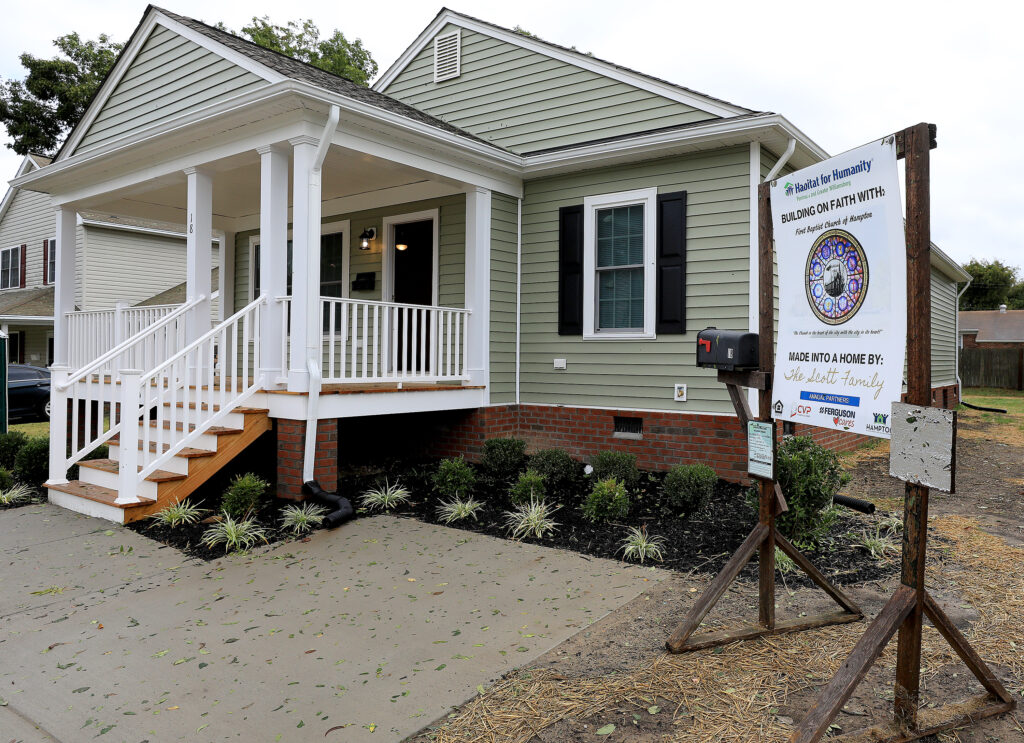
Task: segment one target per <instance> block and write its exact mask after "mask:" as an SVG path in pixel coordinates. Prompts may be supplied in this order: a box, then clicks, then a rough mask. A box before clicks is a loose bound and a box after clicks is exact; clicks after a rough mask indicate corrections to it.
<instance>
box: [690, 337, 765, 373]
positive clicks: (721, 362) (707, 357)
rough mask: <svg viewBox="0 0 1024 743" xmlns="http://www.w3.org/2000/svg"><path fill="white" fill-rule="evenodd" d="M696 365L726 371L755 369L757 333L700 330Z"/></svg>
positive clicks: (756, 366) (756, 363)
mask: <svg viewBox="0 0 1024 743" xmlns="http://www.w3.org/2000/svg"><path fill="white" fill-rule="evenodd" d="M697 366H703V367H707V368H709V369H726V370H728V371H735V370H750V369H757V368H758V366H759V362H758V354H757V333H747V332H744V331H742V330H716V329H715V328H707V329H705V330H702V331H700V332H699V333H697Z"/></svg>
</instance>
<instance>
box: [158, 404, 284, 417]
mask: <svg viewBox="0 0 1024 743" xmlns="http://www.w3.org/2000/svg"><path fill="white" fill-rule="evenodd" d="M164 407H165V408H169V407H171V403H169V402H165V403H164ZM174 407H176V408H183V407H185V403H183V402H176V403H174ZM188 409H189V410H195V409H196V404H195V403H194V402H190V403H188ZM209 409H210V405H209V404H208V403H205V402H204V403H202V404H201V406H200V410H209ZM213 409H214V410H217V411H219V410H220V405H214V406H213ZM231 412H232V413H241V414H242V415H256V414H257V413H269V412H270V409H269V408H248V407H245V406H244V405H239V406H238V407H236V408H232V409H231Z"/></svg>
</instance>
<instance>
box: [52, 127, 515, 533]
mask: <svg viewBox="0 0 1024 743" xmlns="http://www.w3.org/2000/svg"><path fill="white" fill-rule="evenodd" d="M336 115H337V112H336V111H335V112H329V113H328V115H327V117H326V118H327V122H326V124H320V125H319V126H314V125H312V124H311V123H310V122H309V121H304V120H303V121H297V122H293V123H292V125H291V126H290V127H288V128H287V130H286V131H281V132H277V133H267V134H266V136H265V138H266V139H269V140H270V142H269V143H266V144H261V145H259V146H256V147H254V148H249V149H247V150H245V151H243V152H237V153H234V154H231V155H228V156H225V157H221V158H217V159H211V160H207V161H204V162H201V163H199V164H197V165H194V166H189V167H186V168H182V169H180V170H178V171H177V172H172V173H166V174H164V175H161V176H159V177H151V178H142V179H140V180H139V181H138V182H137V183H134V184H132V185H131V186H127V187H121V188H117V189H112V190H97V191H96V192H95V193H91V194H90V195H89V196H88V197H86V198H81V199H78V200H75V201H67V202H64V203H62V205H61V206H60V208H59V209H58V213H57V229H58V238H57V239H58V245H64V244H65V242H64V241H63V240H62V239H61V235H62V234H63V235H67V234H73V233H72V232H71V230H72V229H73V226H74V222H75V218H76V217H75V215H76V213H77V212H78V211H81V210H85V209H88V210H90V211H91V212H100V213H103V214H109V215H111V216H116V217H124V218H134V219H150V220H152V219H161V220H164V221H165V222H171V221H175V220H176V219H177V220H180V221H182V222H184V225H185V228H184V232H185V234H186V243H187V249H186V264H187V265H186V267H185V268H186V275H187V281H186V297H187V298H186V301H185V302H184V303H182V304H180V305H166V306H159V307H145V308H142V307H138V308H129V307H123V306H119V307H117V308H113V309H110V310H101V311H90V312H78V311H75V310H74V305H73V302H72V301H71V300H72V299H73V297H74V295H75V271H74V253H72V252H70V251H68V252H67V253H65V252H64V251H62V250H60V249H59V250H58V256H57V291H56V295H57V299H56V305H57V309H56V312H55V317H56V318H57V319H56V321H55V328H54V335H55V349H54V353H55V357H56V360H55V365H54V367H53V385H52V403H53V410H54V411H55V413H54V415H53V419H52V427H51V457H50V479H49V481H48V483H47V487H48V488H49V489H50V494H51V500H53V501H54V502H57V503H59V504H60V505H63V506H65V507H69V508H72V509H74V510H79V511H82V512H85V513H89V514H91V515H96V516H102V517H104V518H108V519H111V520H115V521H121V522H126V521H131V520H135V519H137V518H141V517H143V516H146V515H148V514H150V513H152V512H154V511H156V510H158V509H159V508H161V507H163V505H165V504H166V503H168V502H173V500H177V499H181V498H183V497H186V496H187V495H188V494H189V493H191V492H192V491H194V490H195V488H197V487H199V486H200V485H201V484H202V483H203V482H205V480H206V479H208V478H209V477H210V476H211V475H212V474H213V473H215V472H216V471H217V470H219V469H220V468H221V467H223V466H225V465H226V464H227V463H228V462H229V461H230V459H231V458H233V456H234V455H235V454H237V452H238V451H240V450H241V448H244V446H245V445H247V442H251V441H253V440H255V437H257V436H258V435H259V434H260V433H262V432H264V431H266V430H279V429H280V425H279V424H280V423H283V422H287V427H288V430H289V432H290V435H292V436H294V435H295V433H296V431H297V430H298V429H301V437H302V446H301V469H302V472H301V477H297V478H293V480H295V481H297V483H298V484H299V485H301V483H302V482H304V481H306V480H311V479H314V478H315V477H316V476H317V475H316V473H317V461H316V460H317V459H318V457H321V456H327V455H326V454H323V453H322V452H320V451H319V449H318V447H317V442H316V429H317V422H318V421H330V420H333V419H339V418H346V417H353V416H366V415H385V414H391V413H408V412H426V411H438V410H454V409H467V408H476V407H481V406H483V405H486V404H487V402H488V394H489V373H488V361H487V360H488V350H489V345H490V339H489V299H490V272H491V266H490V245H491V228H490V225H491V210H492V198H491V192H490V190H489V189H486V188H483V187H481V186H479V185H477V184H473V183H470V182H458V181H455V180H453V179H452V178H451V177H450V176H449V175H446V174H443V173H437V172H429V171H425V170H423V169H421V168H414V167H412V166H411V165H409V164H403V163H402V162H396V161H394V160H390V159H388V158H384V157H381V156H372V155H368V154H367V153H365V152H360V151H358V150H354V149H351V148H349V147H344V146H340V145H338V144H336V140H337V139H338V138H339V132H337V130H336V127H337V120H336ZM318 129H319V131H317V130H318ZM296 130H299V131H302V132H306V133H303V134H300V135H298V136H296V135H295V131H296ZM310 131H316V132H317V133H316V134H315V135H313V134H309V133H308V132H310ZM288 134H291V135H292V136H286V135H288ZM140 175H144V173H143V174H140ZM368 188H370V189H371V190H369V191H367V190H366V189H368ZM403 199H412V200H403ZM513 203H514V202H513ZM214 231H217V232H219V233H223V235H224V242H223V244H224V245H225V248H224V250H223V253H222V256H221V270H220V272H219V277H220V278H219V286H212V285H211V280H210V277H211V250H210V245H211V238H212V236H213V234H214ZM124 260H129V261H135V262H136V263H137V265H138V268H139V270H140V271H144V270H145V257H144V256H139V255H125V256H124ZM215 275H216V274H215ZM215 296H216V297H219V305H220V308H221V309H220V315H219V316H217V314H216V312H215V311H213V314H211V312H212V308H211V298H213V297H215ZM211 317H213V319H212V320H211ZM62 411H66V414H62ZM104 444H106V445H107V446H108V447H109V455H108V457H107V458H104V459H102V460H94V461H91V462H83V461H82V460H83V459H84V458H85V457H86V456H87V455H89V454H90V452H92V451H94V450H95V449H96V448H97V447H99V446H101V445H104ZM335 456H336V455H335ZM75 464H79V465H80V474H79V478H80V479H79V480H77V481H70V482H69V480H68V477H67V473H68V470H69V468H71V467H72V466H73V465H75ZM280 479H281V478H279V480H280ZM286 479H287V478H286ZM293 484H294V483H293ZM321 484H322V485H323V486H324V487H326V488H327V489H333V488H334V486H335V483H334V482H329V481H322V482H321ZM288 490H289V492H287V493H281V494H282V495H288V496H291V497H298V496H299V492H298V488H297V487H293V486H292V484H290V485H289V486H288ZM291 490H295V491H296V492H294V493H293V492H291Z"/></svg>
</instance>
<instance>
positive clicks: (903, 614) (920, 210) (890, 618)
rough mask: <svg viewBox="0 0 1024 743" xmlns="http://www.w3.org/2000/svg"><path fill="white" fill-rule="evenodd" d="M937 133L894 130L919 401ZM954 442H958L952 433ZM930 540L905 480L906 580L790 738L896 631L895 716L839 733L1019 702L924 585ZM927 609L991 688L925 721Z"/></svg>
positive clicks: (896, 733) (898, 726) (806, 731)
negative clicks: (902, 163)
mask: <svg viewBox="0 0 1024 743" xmlns="http://www.w3.org/2000/svg"><path fill="white" fill-rule="evenodd" d="M934 137H935V127H934V126H930V125H928V124H918V125H916V126H912V127H909V128H907V129H904V130H903V131H902V132H899V133H898V134H897V135H896V146H897V152H898V155H897V156H905V157H906V160H907V163H906V173H907V175H906V180H907V221H906V242H907V402H908V403H910V404H911V405H918V406H922V407H929V406H931V263H930V252H931V213H930V202H929V198H930V197H929V184H928V181H929V153H930V150H931V149H932V148H934V147H935V141H934ZM764 197H765V192H764V191H762V192H761V198H762V200H763V199H764ZM760 219H761V228H762V229H764V224H765V220H766V219H767V220H769V223H770V219H771V216H770V213H769V214H768V215H765V213H764V210H761V212H760ZM762 259H763V254H762ZM769 337H770V336H769ZM954 430H955V429H954ZM953 445H954V449H955V445H956V440H955V434H954V440H953ZM927 541H928V487H927V486H925V485H919V484H910V483H908V484H907V485H906V497H905V502H904V515H903V562H902V568H901V571H900V582H901V585H900V587H899V588H898V589H897V590H896V593H894V594H893V596H892V597H891V598H890V599H889V601H888V602H887V603H886V605H885V607H884V608H883V609H882V611H881V613H879V615H878V617H876V618H875V620H874V621H873V622H872V623H871V624H870V625H869V626H868V628H867V631H866V632H865V633H864V635H863V637H861V639H860V640H859V641H858V642H857V644H856V645H855V646H854V648H853V650H852V651H851V652H850V655H849V657H848V658H847V659H846V661H845V662H844V663H843V665H842V666H841V667H840V669H839V671H838V672H837V673H836V675H835V676H834V677H833V679H832V680H831V681H830V682H829V683H828V685H826V686H825V688H824V689H822V691H821V694H820V695H819V696H818V698H817V700H816V701H815V702H814V704H813V705H812V706H811V709H810V710H809V711H808V713H807V716H806V717H805V718H804V719H803V721H802V722H801V723H800V725H799V727H798V728H797V729H796V731H794V733H793V735H792V737H791V738H790V740H791V741H792V743H814V742H815V741H818V740H820V739H821V737H822V736H823V735H824V734H825V732H826V731H827V730H828V728H829V725H830V724H831V722H832V720H833V718H834V717H835V716H836V714H838V713H839V710H840V709H842V707H843V705H844V704H846V702H847V700H848V699H849V698H850V696H851V695H852V694H853V692H854V690H855V689H856V688H857V685H858V684H860V682H861V681H862V680H863V679H864V676H865V675H866V674H867V672H868V670H870V668H871V666H872V665H873V664H874V662H875V661H876V660H877V659H878V657H879V656H880V655H881V654H882V651H883V650H884V649H885V646H886V645H887V644H888V643H889V641H890V640H891V639H892V636H893V635H894V634H896V633H897V632H899V639H898V646H897V651H896V689H895V700H894V718H893V720H891V721H890V722H888V723H885V724H883V725H880V726H878V727H875V728H871V729H869V730H865V731H861V732H859V733H853V734H851V735H844V736H842V737H840V738H836V739H835V740H843V739H847V740H851V741H872V743H883V742H884V743H902V742H903V741H911V740H917V739H918V738H923V737H925V736H927V735H933V734H935V733H938V732H941V731H943V730H950V729H952V728H954V727H960V726H963V725H965V724H967V723H970V722H972V721H974V720H978V719H981V718H983V717H990V716H992V715H997V714H1000V713H1002V712H1007V711H1009V710H1011V709H1013V708H1014V706H1015V702H1014V700H1013V698H1012V697H1011V696H1010V694H1009V692H1007V691H1006V689H1005V688H1004V687H1003V685H1002V684H1001V683H1000V682H999V680H998V679H997V678H996V677H995V675H994V674H993V673H992V671H991V670H990V669H989V668H988V666H987V665H985V662H984V661H983V660H982V659H981V657H980V656H979V655H978V654H977V653H976V652H975V651H974V649H973V648H972V647H971V646H970V644H969V643H968V642H967V639H966V638H965V637H964V636H963V635H962V634H961V633H960V631H959V630H958V629H957V628H956V625H955V624H954V623H953V622H952V621H951V620H950V619H949V617H948V616H946V614H945V612H943V610H942V609H941V608H940V607H939V605H938V604H937V603H936V602H935V600H934V599H933V598H932V597H931V596H930V595H929V594H928V592H927V591H926V590H925V584H924V575H925V549H926V546H927ZM924 616H927V617H928V619H929V620H930V621H931V623H932V624H933V625H934V626H935V629H937V630H938V631H939V634H941V635H942V636H943V638H945V640H946V642H948V643H949V644H950V646H951V647H952V648H953V650H955V651H956V653H957V655H959V656H960V659H961V660H962V661H963V662H964V663H965V664H966V666H967V667H968V668H969V669H970V670H971V673H973V674H974V675H975V677H977V679H978V681H979V682H981V685H982V686H983V687H984V688H985V691H986V692H987V694H985V695H983V696H980V697H977V698H975V699H973V700H971V701H969V702H967V703H964V704H957V705H953V706H951V707H950V708H949V709H948V710H941V709H940V710H930V711H929V716H928V720H927V721H922V720H920V719H919V717H918V708H919V706H920V681H921V624H922V619H923V617H924ZM944 712H945V714H944Z"/></svg>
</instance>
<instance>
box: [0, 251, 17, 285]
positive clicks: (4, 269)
mask: <svg viewBox="0 0 1024 743" xmlns="http://www.w3.org/2000/svg"><path fill="white" fill-rule="evenodd" d="M19 286H21V246H15V247H13V248H5V249H4V250H0V289H17V288H18V287H19Z"/></svg>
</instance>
